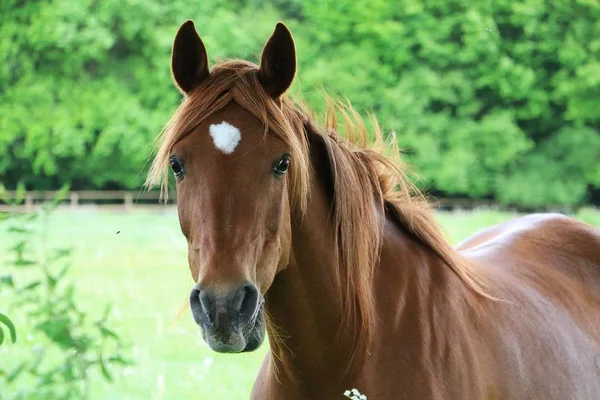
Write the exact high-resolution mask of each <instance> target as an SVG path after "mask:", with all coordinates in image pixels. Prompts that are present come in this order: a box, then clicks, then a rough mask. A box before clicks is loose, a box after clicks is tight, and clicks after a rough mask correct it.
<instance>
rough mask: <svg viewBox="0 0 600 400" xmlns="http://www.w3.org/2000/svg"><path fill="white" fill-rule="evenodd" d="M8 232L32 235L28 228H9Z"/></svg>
mask: <svg viewBox="0 0 600 400" xmlns="http://www.w3.org/2000/svg"><path fill="white" fill-rule="evenodd" d="M8 232H9V233H31V231H30V230H29V229H27V228H24V227H22V226H11V227H10V228H8Z"/></svg>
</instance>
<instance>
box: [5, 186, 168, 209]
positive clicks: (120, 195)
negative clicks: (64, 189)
mask: <svg viewBox="0 0 600 400" xmlns="http://www.w3.org/2000/svg"><path fill="white" fill-rule="evenodd" d="M58 193H59V192H58V191H28V192H25V193H24V195H23V194H22V195H21V196H22V198H23V201H22V202H21V204H19V205H17V206H15V205H8V204H6V203H4V202H2V200H0V211H9V210H13V211H18V212H19V211H32V210H34V209H36V208H37V207H40V206H41V205H42V204H44V203H46V202H48V201H51V200H53V199H54V198H56V196H57V194H58ZM7 194H8V197H9V198H11V199H15V198H17V196H18V194H17V192H16V191H7ZM175 199H176V194H175V192H172V193H171V192H170V193H169V201H168V203H164V202H163V201H162V200H160V193H159V192H158V191H151V192H147V191H126V190H77V191H71V192H69V193H68V194H67V195H66V197H65V198H64V199H62V200H61V201H60V202H59V206H60V207H70V208H73V209H76V208H81V207H96V208H102V209H121V210H124V211H131V210H132V209H134V208H138V207H150V208H161V207H162V208H164V207H168V206H173V205H174V204H175Z"/></svg>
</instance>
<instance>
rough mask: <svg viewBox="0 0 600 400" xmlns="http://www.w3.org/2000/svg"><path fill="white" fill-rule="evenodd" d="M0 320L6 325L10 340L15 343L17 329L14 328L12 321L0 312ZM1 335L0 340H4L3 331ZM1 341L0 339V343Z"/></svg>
mask: <svg viewBox="0 0 600 400" xmlns="http://www.w3.org/2000/svg"><path fill="white" fill-rule="evenodd" d="M0 322H1V323H3V324H4V325H6V326H7V327H8V330H9V332H10V340H11V341H12V342H13V343H15V342H16V341H17V330H16V329H15V326H14V324H13V323H12V321H11V320H10V319H9V318H8V317H7V316H6V315H4V314H2V313H0ZM2 335H3V337H2V340H4V333H3V334H2ZM1 343H2V342H1V341H0V344H1Z"/></svg>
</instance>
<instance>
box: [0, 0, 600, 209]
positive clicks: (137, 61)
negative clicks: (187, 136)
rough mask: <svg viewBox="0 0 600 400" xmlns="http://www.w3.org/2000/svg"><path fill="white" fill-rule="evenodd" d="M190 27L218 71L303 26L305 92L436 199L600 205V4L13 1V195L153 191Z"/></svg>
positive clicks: (3, 134)
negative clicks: (278, 27) (281, 29)
mask: <svg viewBox="0 0 600 400" xmlns="http://www.w3.org/2000/svg"><path fill="white" fill-rule="evenodd" d="M187 18H192V19H194V21H195V22H196V26H197V29H198V30H199V32H200V34H201V35H202V37H203V39H204V41H205V43H206V45H207V47H208V50H209V55H210V57H211V59H212V60H213V61H214V60H218V59H223V58H228V57H239V58H244V59H249V60H253V61H257V60H258V54H259V53H260V50H261V48H262V46H263V44H264V42H265V40H266V39H267V37H268V36H269V34H270V33H271V31H272V29H273V28H274V25H275V23H276V22H277V21H278V20H283V21H285V23H286V24H288V26H290V28H291V29H292V32H293V33H294V36H295V38H296V44H297V49H298V54H299V74H298V80H297V81H296V83H295V85H294V87H293V91H294V92H295V93H297V94H302V95H303V97H304V98H305V99H306V100H307V101H308V103H309V104H310V105H311V106H313V107H314V108H316V109H317V110H318V109H320V108H321V105H322V97H323V96H322V92H321V90H320V88H325V89H326V90H327V91H329V92H331V93H334V94H337V95H344V96H347V97H348V98H349V99H350V100H351V101H352V102H353V104H354V106H355V107H356V108H357V109H358V110H360V111H361V112H365V113H366V112H369V111H372V112H374V113H375V114H376V115H377V116H378V117H379V119H380V121H381V122H382V124H383V126H384V127H386V128H387V129H388V130H392V129H393V130H395V131H396V132H397V133H398V135H397V138H398V139H397V140H398V142H399V144H400V146H401V148H403V149H404V150H405V152H406V157H407V159H408V160H409V161H410V162H411V163H412V164H413V165H414V167H415V169H416V170H417V171H418V173H419V177H420V180H419V184H420V185H421V186H422V187H424V188H426V189H429V190H430V192H431V193H433V194H435V195H440V196H452V197H467V198H487V199H493V200H497V201H498V202H501V203H504V204H515V205H520V206H526V207H540V206H546V205H554V204H562V205H580V204H583V203H595V204H599V203H600V112H599V111H598V110H599V106H598V99H599V98H600V2H599V1H598V0H573V1H564V0H547V1H540V0H519V1H513V0H497V1H491V0H490V1H478V2H470V3H469V2H462V1H456V0H443V1H442V0H427V1H426V0H416V1H414V0H411V1H408V0H401V1H383V0H374V1H368V2H357V1H354V0H352V1H351V0H335V1H333V0H305V1H300V0H273V1H258V0H231V1H225V0H210V1H171V2H167V1H159V0H143V1H142V0H128V1H121V0H102V1H99V0H81V1H67V0H62V1H61V0H41V1H36V2H30V1H22V0H3V1H2V2H1V3H0V65H1V66H2V67H0V175H1V176H2V179H3V181H4V183H5V185H7V186H8V187H9V188H10V187H14V186H16V184H17V182H18V181H19V180H23V181H24V182H25V183H26V185H27V187H28V188H29V189H50V188H53V189H57V188H58V187H60V186H62V184H64V183H70V184H71V185H72V187H73V188H74V189H83V188H86V189H118V188H126V189H139V188H140V186H141V185H142V182H143V179H144V175H145V169H146V167H147V160H148V155H149V153H150V151H151V148H152V143H153V140H154V137H155V136H156V134H157V132H158V131H159V130H160V128H161V126H162V125H163V124H164V123H165V122H166V120H167V119H168V117H169V115H170V113H171V112H172V111H173V110H174V108H175V107H176V106H177V104H178V102H179V100H180V96H179V93H178V92H177V91H176V90H175V89H174V88H173V86H172V83H171V77H170V71H169V56H170V46H171V43H172V39H173V36H174V33H175V31H176V29H177V27H178V26H179V24H180V23H181V22H182V21H183V20H185V19H187Z"/></svg>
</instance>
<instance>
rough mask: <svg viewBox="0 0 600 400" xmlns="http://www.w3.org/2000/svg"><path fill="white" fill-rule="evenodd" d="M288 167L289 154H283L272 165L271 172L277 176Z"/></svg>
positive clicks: (281, 174) (283, 173) (282, 173)
mask: <svg viewBox="0 0 600 400" xmlns="http://www.w3.org/2000/svg"><path fill="white" fill-rule="evenodd" d="M289 167H290V155H289V154H284V155H283V156H282V157H281V158H280V159H279V160H278V161H277V162H276V163H275V166H274V167H273V173H274V174H275V175H278V176H283V175H285V173H286V172H287V170H288V168H289Z"/></svg>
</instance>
